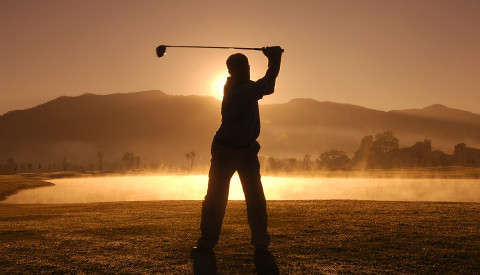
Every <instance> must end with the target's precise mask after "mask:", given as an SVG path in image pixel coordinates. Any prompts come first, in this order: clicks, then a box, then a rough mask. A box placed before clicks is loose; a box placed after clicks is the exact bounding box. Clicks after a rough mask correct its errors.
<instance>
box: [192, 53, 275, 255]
mask: <svg viewBox="0 0 480 275" xmlns="http://www.w3.org/2000/svg"><path fill="white" fill-rule="evenodd" d="M262 51H263V54H264V55H265V56H266V57H267V58H268V69H267V72H266V73H265V76H264V77H263V78H261V79H259V80H257V81H252V80H250V65H249V63H248V59H247V57H246V56H245V55H243V54H240V53H237V54H233V55H231V56H230V57H228V59H227V62H226V63H227V68H228V72H229V74H230V77H228V79H227V82H226V84H225V87H224V94H223V101H222V111H221V112H222V124H221V125H220V128H219V129H218V131H217V133H216V134H215V137H214V138H213V142H212V148H211V154H212V159H211V166H210V171H209V175H208V176H209V180H208V190H207V194H206V196H205V200H204V201H203V204H202V220H201V225H200V229H201V237H200V238H199V240H198V243H197V246H196V247H194V248H193V249H192V253H191V255H192V258H194V257H195V255H198V254H201V253H203V254H208V253H213V251H212V249H213V247H214V246H215V245H216V244H217V242H218V238H219V235H220V230H221V227H222V222H223V217H224V215H225V207H226V205H227V201H228V191H229V187H230V179H231V177H232V176H233V174H234V173H235V171H237V172H238V175H239V177H240V181H241V183H242V188H243V192H244V194H245V200H246V203H247V217H248V223H249V226H250V230H251V232H252V236H251V244H252V245H253V246H254V248H255V254H259V253H262V252H264V253H268V246H269V244H270V236H269V234H268V232H267V211H266V201H265V195H264V193H263V187H262V183H261V180H260V163H259V161H258V156H257V153H258V151H259V150H260V145H259V144H258V142H257V138H258V136H259V134H260V117H259V111H258V100H259V99H261V98H263V96H265V95H269V94H272V93H273V92H274V88H275V81H276V78H277V76H278V73H279V71H280V63H281V57H282V53H283V49H282V48H280V47H278V46H275V47H265V48H262Z"/></svg>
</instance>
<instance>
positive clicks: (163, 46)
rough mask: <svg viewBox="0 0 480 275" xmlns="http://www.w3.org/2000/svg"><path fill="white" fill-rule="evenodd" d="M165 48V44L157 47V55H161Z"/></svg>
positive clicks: (163, 53)
mask: <svg viewBox="0 0 480 275" xmlns="http://www.w3.org/2000/svg"><path fill="white" fill-rule="evenodd" d="M166 50H167V46H165V45H160V46H158V47H157V56H158V57H162V56H164V55H165V51H166Z"/></svg>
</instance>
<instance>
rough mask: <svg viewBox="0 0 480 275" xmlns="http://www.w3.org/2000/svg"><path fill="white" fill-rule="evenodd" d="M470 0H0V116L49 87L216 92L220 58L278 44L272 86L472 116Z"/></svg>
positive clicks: (291, 94) (376, 105)
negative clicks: (163, 50) (438, 107)
mask: <svg viewBox="0 0 480 275" xmlns="http://www.w3.org/2000/svg"><path fill="white" fill-rule="evenodd" d="M479 14H480V1H477V0H450V1H445V0H431V1H427V0H416V1H400V0H398V1H391V0H375V1H371V0H361V1H360V0H351V1H345V0H335V1H333V0H332V1H322V0H312V1H302V0H299V1H291V0H290V1H288V0H277V1H266V0H265V1H220V0H218V1H208V0H204V1H181V0H174V1H163V0H157V1H152V0H149V1H147V0H136V1H130V0H114V1H113V0H96V1H93V0H82V1H64V0H42V1H37V0H0V25H1V26H2V27H1V28H0V37H1V40H2V43H0V114H3V113H5V112H7V111H10V110H14V109H25V108H30V107H33V106H35V105H38V104H40V103H44V102H46V101H49V100H52V99H54V98H56V97H59V96H64V95H66V96H78V95H81V94H84V93H94V94H111V93H126V92H137V91H144V90H161V91H163V92H165V93H167V94H173V95H210V96H215V97H217V98H220V97H221V93H222V86H223V83H224V81H225V78H226V76H227V70H226V66H225V60H226V58H227V57H228V56H229V55H230V54H233V53H235V52H242V53H245V54H246V55H247V56H248V57H249V59H250V65H251V70H252V72H251V75H252V79H255V80H256V79H258V78H260V77H262V76H263V74H264V73H265V70H266V67H267V60H266V58H265V57H264V56H263V54H262V53H261V52H259V51H233V50H211V49H180V48H167V54H166V55H165V56H164V57H162V58H157V57H156V55H155V48H156V47H157V46H158V45H161V44H166V45H205V46H239V47H263V46H268V45H279V46H281V47H282V48H284V49H285V53H284V55H283V61H282V68H281V71H280V75H279V78H278V80H277V87H276V92H275V94H273V95H270V96H268V97H265V98H264V99H262V100H261V102H260V103H282V102H288V101H289V100H291V99H293V98H313V99H316V100H319V101H331V102H339V103H348V104H355V105H360V106H364V107H367V108H372V109H377V110H396V109H410V108H423V107H426V106H429V105H431V104H443V105H446V106H449V107H452V108H458V109H462V110H467V111H471V112H474V113H477V114H480V104H478V102H480V77H479V76H480V50H479V49H480V35H479V30H480V16H479Z"/></svg>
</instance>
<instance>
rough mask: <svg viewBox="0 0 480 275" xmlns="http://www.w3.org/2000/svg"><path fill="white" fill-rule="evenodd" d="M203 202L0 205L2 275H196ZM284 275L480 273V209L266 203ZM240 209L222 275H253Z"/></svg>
mask: <svg viewBox="0 0 480 275" xmlns="http://www.w3.org/2000/svg"><path fill="white" fill-rule="evenodd" d="M200 210H201V202H200V201H154V202H119V203H89V204H70V205H9V204H0V273H1V274H11V273H13V274H15V273H17V274H39V273H77V274H91V273H137V274H138V273H143V274H148V273H163V274H191V273H192V262H191V260H190V259H189V258H188V256H189V252H190V248H191V247H192V245H193V244H194V243H195V241H196V239H197V238H198V237H199V229H198V228H199V222H200V220H199V218H200ZM268 212H269V231H270V233H271V235H272V245H271V249H272V251H273V254H274V255H275V257H276V260H277V262H278V266H279V268H280V271H281V273H283V274H322V273H324V274H330V273H424V274H428V273H470V274H473V273H479V272H480V262H479V259H480V220H479V219H478V217H480V204H478V203H431V202H429V203H425V202H376V201H269V202H268ZM249 239H250V233H249V228H248V225H247V218H246V209H245V205H244V202H243V201H230V202H229V203H228V207H227V213H226V217H225V221H224V225H223V228H222V234H221V236H220V242H219V244H218V246H217V247H216V249H215V251H216V253H217V266H218V272H219V273H222V274H245V273H246V274H252V273H254V265H253V260H252V249H251V247H250V245H249Z"/></svg>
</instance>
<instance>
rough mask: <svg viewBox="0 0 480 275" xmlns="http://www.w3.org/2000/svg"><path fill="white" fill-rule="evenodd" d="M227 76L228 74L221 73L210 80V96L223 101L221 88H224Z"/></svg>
mask: <svg viewBox="0 0 480 275" xmlns="http://www.w3.org/2000/svg"><path fill="white" fill-rule="evenodd" d="M228 76H229V75H228V72H222V73H219V74H217V75H216V76H215V78H213V80H212V88H211V89H212V95H213V96H214V97H216V98H218V99H220V100H222V99H223V86H225V82H226V81H227V77H228Z"/></svg>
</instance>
